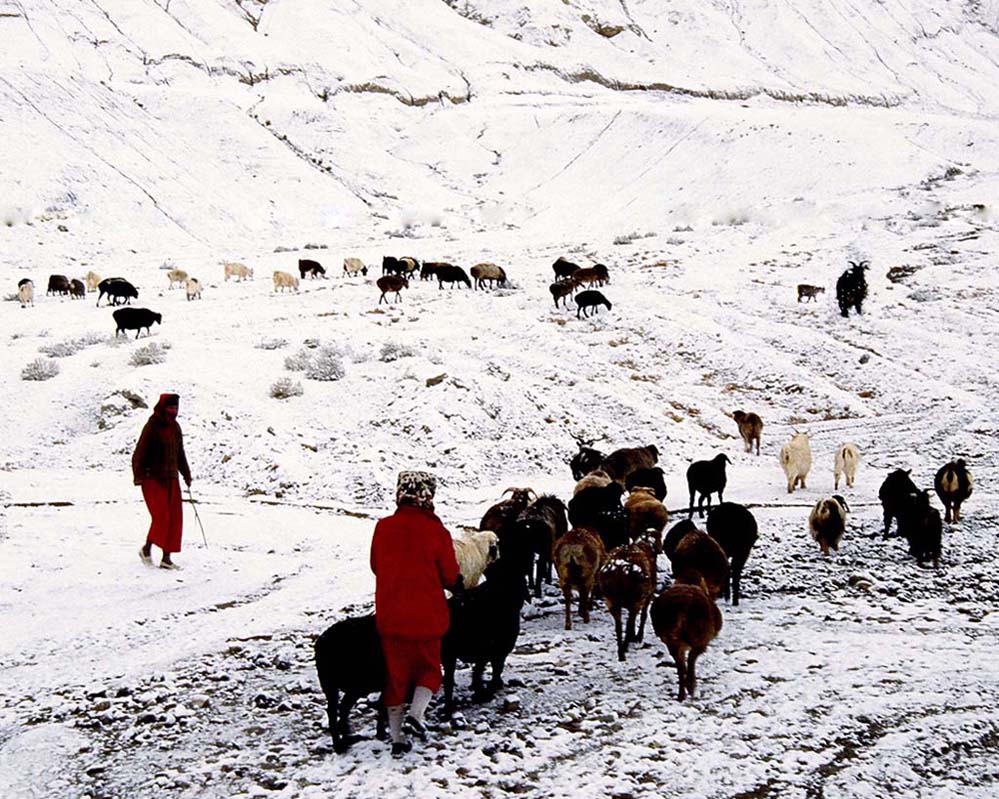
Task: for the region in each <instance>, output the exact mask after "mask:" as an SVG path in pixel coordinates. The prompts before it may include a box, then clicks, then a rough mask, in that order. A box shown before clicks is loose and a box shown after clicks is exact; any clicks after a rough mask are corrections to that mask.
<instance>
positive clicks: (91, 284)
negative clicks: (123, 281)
mask: <svg viewBox="0 0 999 799" xmlns="http://www.w3.org/2000/svg"><path fill="white" fill-rule="evenodd" d="M83 280H84V282H85V283H86V284H87V291H97V286H98V285H99V284H100V282H101V276H100V275H99V274H97V273H96V272H94V271H90V272H87V274H85V275H84V276H83Z"/></svg>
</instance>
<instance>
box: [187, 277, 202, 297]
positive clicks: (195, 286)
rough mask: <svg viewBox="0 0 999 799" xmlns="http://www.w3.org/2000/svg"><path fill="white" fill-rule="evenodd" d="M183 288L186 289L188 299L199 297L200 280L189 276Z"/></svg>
mask: <svg viewBox="0 0 999 799" xmlns="http://www.w3.org/2000/svg"><path fill="white" fill-rule="evenodd" d="M184 288H185V289H187V299H188V300H200V299H201V281H199V280H198V279H197V278H194V277H189V278H188V279H187V283H185V284H184Z"/></svg>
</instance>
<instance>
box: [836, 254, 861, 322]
mask: <svg viewBox="0 0 999 799" xmlns="http://www.w3.org/2000/svg"><path fill="white" fill-rule="evenodd" d="M848 263H849V264H850V268H849V269H847V270H846V271H845V272H844V273H843V274H842V275H840V276H839V280H837V281H836V302H837V303H839V312H840V313H841V314H842V315H843V316H849V315H850V308H855V309H856V311H857V313H858V314H859V313H863V311H862V310H861V306H862V305H863V304H864V300H866V299H867V277H866V276H865V275H864V272H866V271H867V269H868V266H869V263H868V262H867V261H861V262H860V263H857V262H856V261H849V262H848Z"/></svg>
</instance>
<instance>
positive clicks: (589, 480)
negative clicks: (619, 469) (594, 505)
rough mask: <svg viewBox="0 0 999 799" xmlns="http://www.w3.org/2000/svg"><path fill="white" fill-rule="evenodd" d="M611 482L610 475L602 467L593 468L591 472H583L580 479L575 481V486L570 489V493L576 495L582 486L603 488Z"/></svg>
mask: <svg viewBox="0 0 999 799" xmlns="http://www.w3.org/2000/svg"><path fill="white" fill-rule="evenodd" d="M611 482H612V481H611V476H610V475H609V474H607V472H605V471H604V470H603V469H594V470H593V471H592V472H589V473H587V474H584V475H583V477H582V479H581V480H579V482H577V483H576V487H575V488H573V489H572V495H573V496H576V494H578V493H579V492H580V491H582V490H583V489H584V488H592V487H594V486H598V487H600V488H603V487H604V486H606V485H610V484H611Z"/></svg>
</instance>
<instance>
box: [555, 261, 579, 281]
mask: <svg viewBox="0 0 999 799" xmlns="http://www.w3.org/2000/svg"><path fill="white" fill-rule="evenodd" d="M577 269H579V265H578V264H574V263H573V262H572V261H567V260H566V259H565V258H562V257H561V256H560V257H559V258H558V259H557V260H556V261H555V263H553V264H552V271H553V272H554V273H555V279H556V280H566V279H568V278H570V277H572V273H573V272H575V271H576V270H577Z"/></svg>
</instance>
